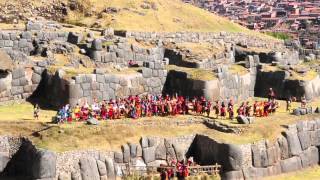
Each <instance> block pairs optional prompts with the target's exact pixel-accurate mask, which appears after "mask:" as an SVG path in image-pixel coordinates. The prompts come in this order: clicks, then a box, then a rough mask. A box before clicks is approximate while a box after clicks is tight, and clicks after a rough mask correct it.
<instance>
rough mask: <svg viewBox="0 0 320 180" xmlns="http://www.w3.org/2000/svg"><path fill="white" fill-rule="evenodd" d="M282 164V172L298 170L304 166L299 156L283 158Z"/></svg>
mask: <svg viewBox="0 0 320 180" xmlns="http://www.w3.org/2000/svg"><path fill="white" fill-rule="evenodd" d="M280 165H281V172H282V173H288V172H292V171H297V170H300V169H301V168H302V166H301V159H300V157H298V156H294V157H291V158H289V159H285V160H281V161H280Z"/></svg>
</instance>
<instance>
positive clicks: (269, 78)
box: [255, 71, 320, 100]
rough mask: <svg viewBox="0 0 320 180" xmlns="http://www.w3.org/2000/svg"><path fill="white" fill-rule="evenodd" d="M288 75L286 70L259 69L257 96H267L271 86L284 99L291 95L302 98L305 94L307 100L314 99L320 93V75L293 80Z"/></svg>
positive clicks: (256, 87)
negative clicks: (267, 70)
mask: <svg viewBox="0 0 320 180" xmlns="http://www.w3.org/2000/svg"><path fill="white" fill-rule="evenodd" d="M288 76H289V74H288V72H286V71H276V72H262V71H258V73H257V82H256V86H255V96H259V97H267V92H268V89H269V88H270V87H272V88H273V89H274V90H275V92H276V95H277V97H279V98H282V99H286V98H289V97H290V96H294V97H296V98H298V99H300V98H301V97H303V96H305V97H306V99H307V100H312V99H314V98H315V97H318V96H319V95H320V86H319V83H320V78H319V75H316V77H315V78H313V79H311V80H292V79H288Z"/></svg>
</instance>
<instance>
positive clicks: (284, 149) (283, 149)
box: [277, 136, 289, 160]
mask: <svg viewBox="0 0 320 180" xmlns="http://www.w3.org/2000/svg"><path fill="white" fill-rule="evenodd" d="M277 142H278V144H279V148H280V158H281V159H282V160H283V159H288V158H289V146H288V141H287V139H286V138H285V137H283V136H280V137H279V138H278V140H277Z"/></svg>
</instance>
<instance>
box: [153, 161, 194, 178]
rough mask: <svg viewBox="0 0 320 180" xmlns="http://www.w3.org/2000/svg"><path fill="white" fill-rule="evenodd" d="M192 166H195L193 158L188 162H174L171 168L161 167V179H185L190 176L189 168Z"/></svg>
mask: <svg viewBox="0 0 320 180" xmlns="http://www.w3.org/2000/svg"><path fill="white" fill-rule="evenodd" d="M192 165H194V162H193V159H192V158H189V159H188V160H187V161H185V160H182V161H176V160H173V161H172V162H171V166H166V165H164V166H162V165H160V168H159V172H160V178H161V180H169V179H174V177H177V179H185V178H187V177H188V176H189V175H190V172H189V171H190V170H189V167H190V166H192ZM164 167H165V168H164Z"/></svg>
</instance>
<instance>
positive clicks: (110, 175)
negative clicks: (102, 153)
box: [106, 158, 115, 179]
mask: <svg viewBox="0 0 320 180" xmlns="http://www.w3.org/2000/svg"><path fill="white" fill-rule="evenodd" d="M106 167H107V175H108V178H109V179H114V178H115V169H114V164H113V161H112V159H110V158H106Z"/></svg>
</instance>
